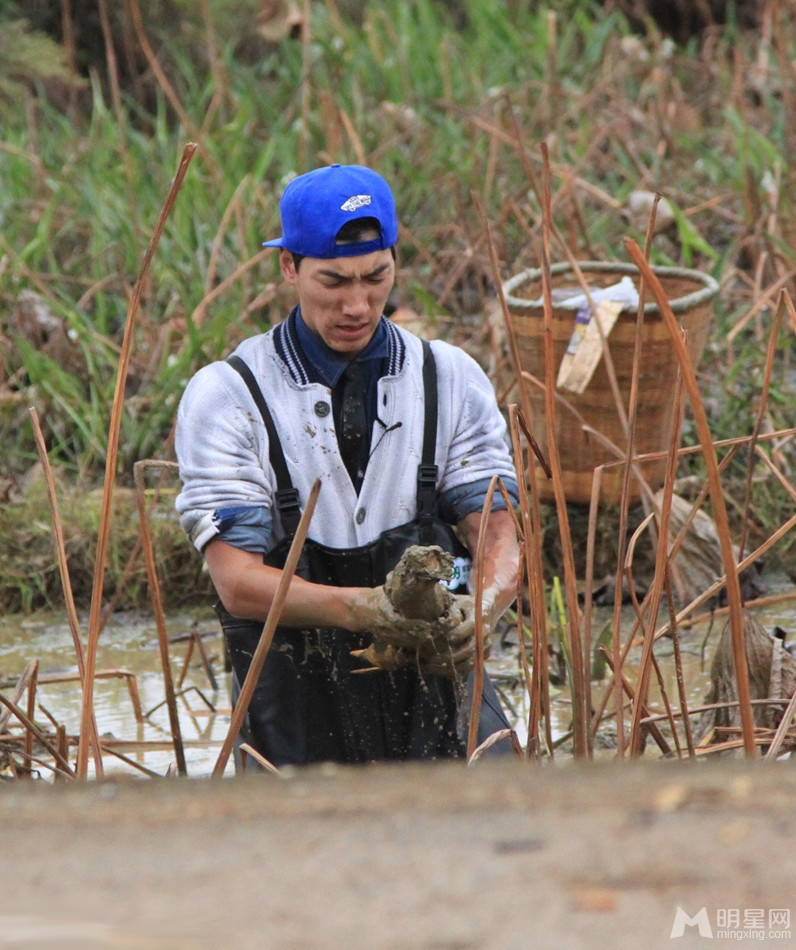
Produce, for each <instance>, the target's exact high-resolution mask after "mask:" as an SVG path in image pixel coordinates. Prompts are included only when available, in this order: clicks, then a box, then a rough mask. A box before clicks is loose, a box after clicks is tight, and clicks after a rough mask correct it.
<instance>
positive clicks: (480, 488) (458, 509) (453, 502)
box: [439, 478, 520, 524]
mask: <svg viewBox="0 0 796 950" xmlns="http://www.w3.org/2000/svg"><path fill="white" fill-rule="evenodd" d="M491 480H492V479H490V478H481V479H478V481H475V482H471V483H470V484H469V485H460V486H459V487H458V488H450V489H448V491H445V492H443V493H442V494H441V495H440V498H439V516H440V518H441V519H442V520H443V521H445V522H447V523H448V524H458V523H459V522H460V521H461V520H462V518H464V517H465V515H469V514H472V513H473V512H474V511H482V510H483V507H484V501H485V500H486V496H487V492H488V491H489V483H490V482H491ZM502 482H503V487H504V488H505V489H506V493H507V494H508V496H509V498H511V501H512V504H513V505H515V506H516V505H517V504H519V500H520V495H519V491H518V489H517V482H516V481H515V480H514V479H512V478H504V479H502ZM505 507H506V502H505V500H504V498H503V494H502V492H501V491H500V490H499V489H495V493H494V495H493V496H492V511H502V510H504V509H505Z"/></svg>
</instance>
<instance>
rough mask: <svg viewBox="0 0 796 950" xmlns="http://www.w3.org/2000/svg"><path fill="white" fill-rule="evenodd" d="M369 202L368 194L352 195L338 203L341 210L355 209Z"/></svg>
mask: <svg viewBox="0 0 796 950" xmlns="http://www.w3.org/2000/svg"><path fill="white" fill-rule="evenodd" d="M370 203H371V197H370V195H352V196H351V197H350V198H349V199H348V201H346V202H345V203H344V204H341V205H340V210H341V211H356V210H357V208H364V207H365V206H366V205H369V204H370Z"/></svg>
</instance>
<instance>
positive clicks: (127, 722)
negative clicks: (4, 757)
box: [0, 613, 229, 776]
mask: <svg viewBox="0 0 796 950" xmlns="http://www.w3.org/2000/svg"><path fill="white" fill-rule="evenodd" d="M85 627H86V624H85V622H84V631H85ZM194 629H195V630H196V632H197V633H199V634H200V635H201V636H202V643H203V645H204V649H205V652H206V654H207V656H208V659H209V661H210V665H211V670H212V672H213V674H214V676H215V678H216V681H217V687H218V688H217V689H213V686H212V684H211V681H210V679H209V678H208V675H207V673H206V672H205V669H204V666H203V665H202V663H201V661H200V659H199V654H198V651H197V650H196V649H194V650H193V655H192V657H191V659H190V662H189V664H188V669H187V672H186V673H185V676H184V679H183V682H182V685H181V687H180V688H179V696H178V709H179V714H180V725H181V732H182V738H183V743H184V745H185V759H186V766H187V770H188V774H189V775H191V776H203V775H209V774H210V772H211V771H212V769H213V766H214V765H215V761H216V757H217V755H218V751H219V749H220V746H221V743H222V742H223V740H224V737H225V736H226V732H227V727H228V724H229V698H228V697H229V694H228V691H227V676H226V674H225V673H224V663H223V642H222V638H221V636H220V631H219V627H218V623H217V621H216V620H215V618H214V617H213V616H212V614H211V615H210V616H208V615H207V614H206V613H205V614H195V615H191V614H184V615H183V614H177V615H172V616H170V617H169V618H168V619H167V631H168V636H169V638H170V640H172V641H173V640H175V639H177V640H178V642H172V643H171V646H170V649H169V659H170V663H171V668H172V675H173V677H174V679H175V683H176V682H177V681H179V679H180V677H181V676H182V675H183V670H184V667H185V663H186V659H187V657H188V644H187V642H179V638H181V637H184V636H185V635H187V634H189V633H190V632H191V631H192V630H194ZM84 642H85V636H84ZM31 660H38V663H39V674H38V675H39V685H38V688H37V691H36V696H37V700H38V704H39V709H38V710H37V714H36V721H37V722H38V723H40V724H42V725H45V726H46V725H47V718H48V717H47V713H49V714H50V715H51V716H52V717H53V719H55V720H56V721H57V722H59V723H63V724H64V725H65V726H66V730H67V732H68V733H69V734H70V735H74V736H77V735H79V733H80V718H81V708H82V693H81V690H80V686H79V684H78V683H77V682H76V681H74V680H66V681H61V682H48V680H49V679H50V678H52V677H57V676H64V677H65V676H69V675H74V674H76V673H77V663H76V660H75V651H74V647H73V642H72V634H71V632H70V630H69V627H68V625H67V624H66V623H65V622H64V618H63V617H62V616H56V615H43V614H39V615H35V616H33V617H24V618H22V617H20V618H14V617H10V618H9V617H7V618H4V619H3V620H2V621H0V682H4V681H5V682H7V681H8V680H9V679H12V678H15V677H17V676H19V675H20V674H21V673H22V671H23V670H24V669H25V666H26V665H27V663H28V662H29V661H31ZM119 671H121V672H124V673H126V674H130V675H127V676H121V677H120V676H117V675H109V676H107V675H106V674H109V673H110V674H114V673H116V672H119ZM9 692H10V691H9V689H8V688H7V687H6V688H5V693H6V695H8V694H9ZM136 692H137V695H138V698H139V702H140V708H141V712H142V714H143V722H138V721H137V717H136V703H135V693H136ZM164 700H165V693H164V687H163V676H162V673H161V663H160V651H159V647H158V639H157V628H156V626H155V623H154V621H153V620H152V618H150V617H148V616H146V615H140V614H128V613H122V614H116V615H114V617H113V618H112V619H111V620H110V622H109V623H108V624H107V626H106V627H105V629H104V630H103V632H102V634H101V636H100V640H99V648H98V652H97V680H96V686H95V690H94V709H95V716H96V719H97V728H98V731H99V733H100V735H102V736H105V737H113V738H114V739H117V740H123V742H124V744H120V745H119V747H118V749H119V751H120V752H121V753H122V754H123V755H125V756H127V757H129V758H130V759H133V760H134V761H135V762H137V763H140V764H141V765H143V766H145V767H146V768H148V769H151V770H153V771H155V772H158V773H159V774H165V773H166V772H167V770H168V768H169V766H170V765H171V764H173V763H174V762H175V757H174V751H173V747H172V746H171V740H170V734H171V733H170V729H169V720H168V711H167V709H166V707H165V705H164ZM42 707H43V708H42ZM45 710H46V712H45ZM138 744H146V745H140V746H139V745H138ZM104 770H105V772H106V774H111V775H113V774H120V773H123V774H130V773H134V774H135V773H136V770H135V768H134V767H132V766H130V765H128V764H127V763H124V762H122V761H121V760H116V759H115V758H114V757H113V756H106V757H105V759H104ZM138 774H140V773H138Z"/></svg>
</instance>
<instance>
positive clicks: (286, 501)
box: [274, 488, 301, 534]
mask: <svg viewBox="0 0 796 950" xmlns="http://www.w3.org/2000/svg"><path fill="white" fill-rule="evenodd" d="M274 497H275V498H276V510H277V511H278V512H279V517H280V518H281V519H282V526H283V528H284V529H285V531H286V532H287V533H288V534H295V532H296V528H297V527H298V523H299V520H300V519H301V504H300V502H299V493H298V490H297V489H296V488H280V489H278V490H277V491H276V493H275V496H274Z"/></svg>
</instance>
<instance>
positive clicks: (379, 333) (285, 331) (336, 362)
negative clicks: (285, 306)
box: [271, 307, 406, 388]
mask: <svg viewBox="0 0 796 950" xmlns="http://www.w3.org/2000/svg"><path fill="white" fill-rule="evenodd" d="M299 327H301V330H299ZM271 332H272V333H273V339H274V346H275V348H276V352H277V353H278V355H279V357H280V358H281V359H282V361H283V362H284V364H285V366H286V367H287V369H288V372H289V373H290V375H291V377H292V378H293V379H294V380H295V381H296V382H297V383H298V384H299V385H300V386H306V385H308V384H309V383H323V384H324V385H326V386H329V387H330V388H334V383H335V382H337V380H338V379H339V378H340V374H341V373H342V371H343V370H344V369H345V364H346V362H347V361H346V360H345V359H343V358H342V357H340V356H339V354H336V353H334V351H333V350H330V349H329V348H328V347H327V346H326V345H325V344H324V343H323V341H322V340H319V339H318V338H317V337H316V336H315V335H314V334H313V333H312V332H311V331H310V330H309V328H308V327H307V326H306V324H305V323H304V321H303V320H302V319H301V318H300V316H299V310H298V307H294V308H293V310H291V311H290V314H289V315H288V318H287V320H284V321H283V322H282V323H278V324H277V325H276V326H275V327H274V329H273V330H272V331H271ZM405 358H406V344H405V343H404V340H403V338H402V337H401V334H400V332H399V331H398V328H397V327H396V326H395V324H394V323H391V322H390V321H389V320H388V319H387V318H386V317H382V318H381V322H380V323H379V326H378V327H377V328H376V332H375V333H374V335H373V339H372V340H371V341H370V343H369V344H368V345H367V346H366V347H365V349H364V350H363V352H362V353H360V355H359V356H358V357H357V359H358V360H363V359H364V360H368V361H370V360H371V359H380V360H384V362H383V364H382V366H381V367H380V370H381V372H380V373H378V375H385V376H397V375H398V373H400V372H401V370H402V369H403V366H404V360H405ZM371 365H373V364H371ZM330 380H333V382H330Z"/></svg>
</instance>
